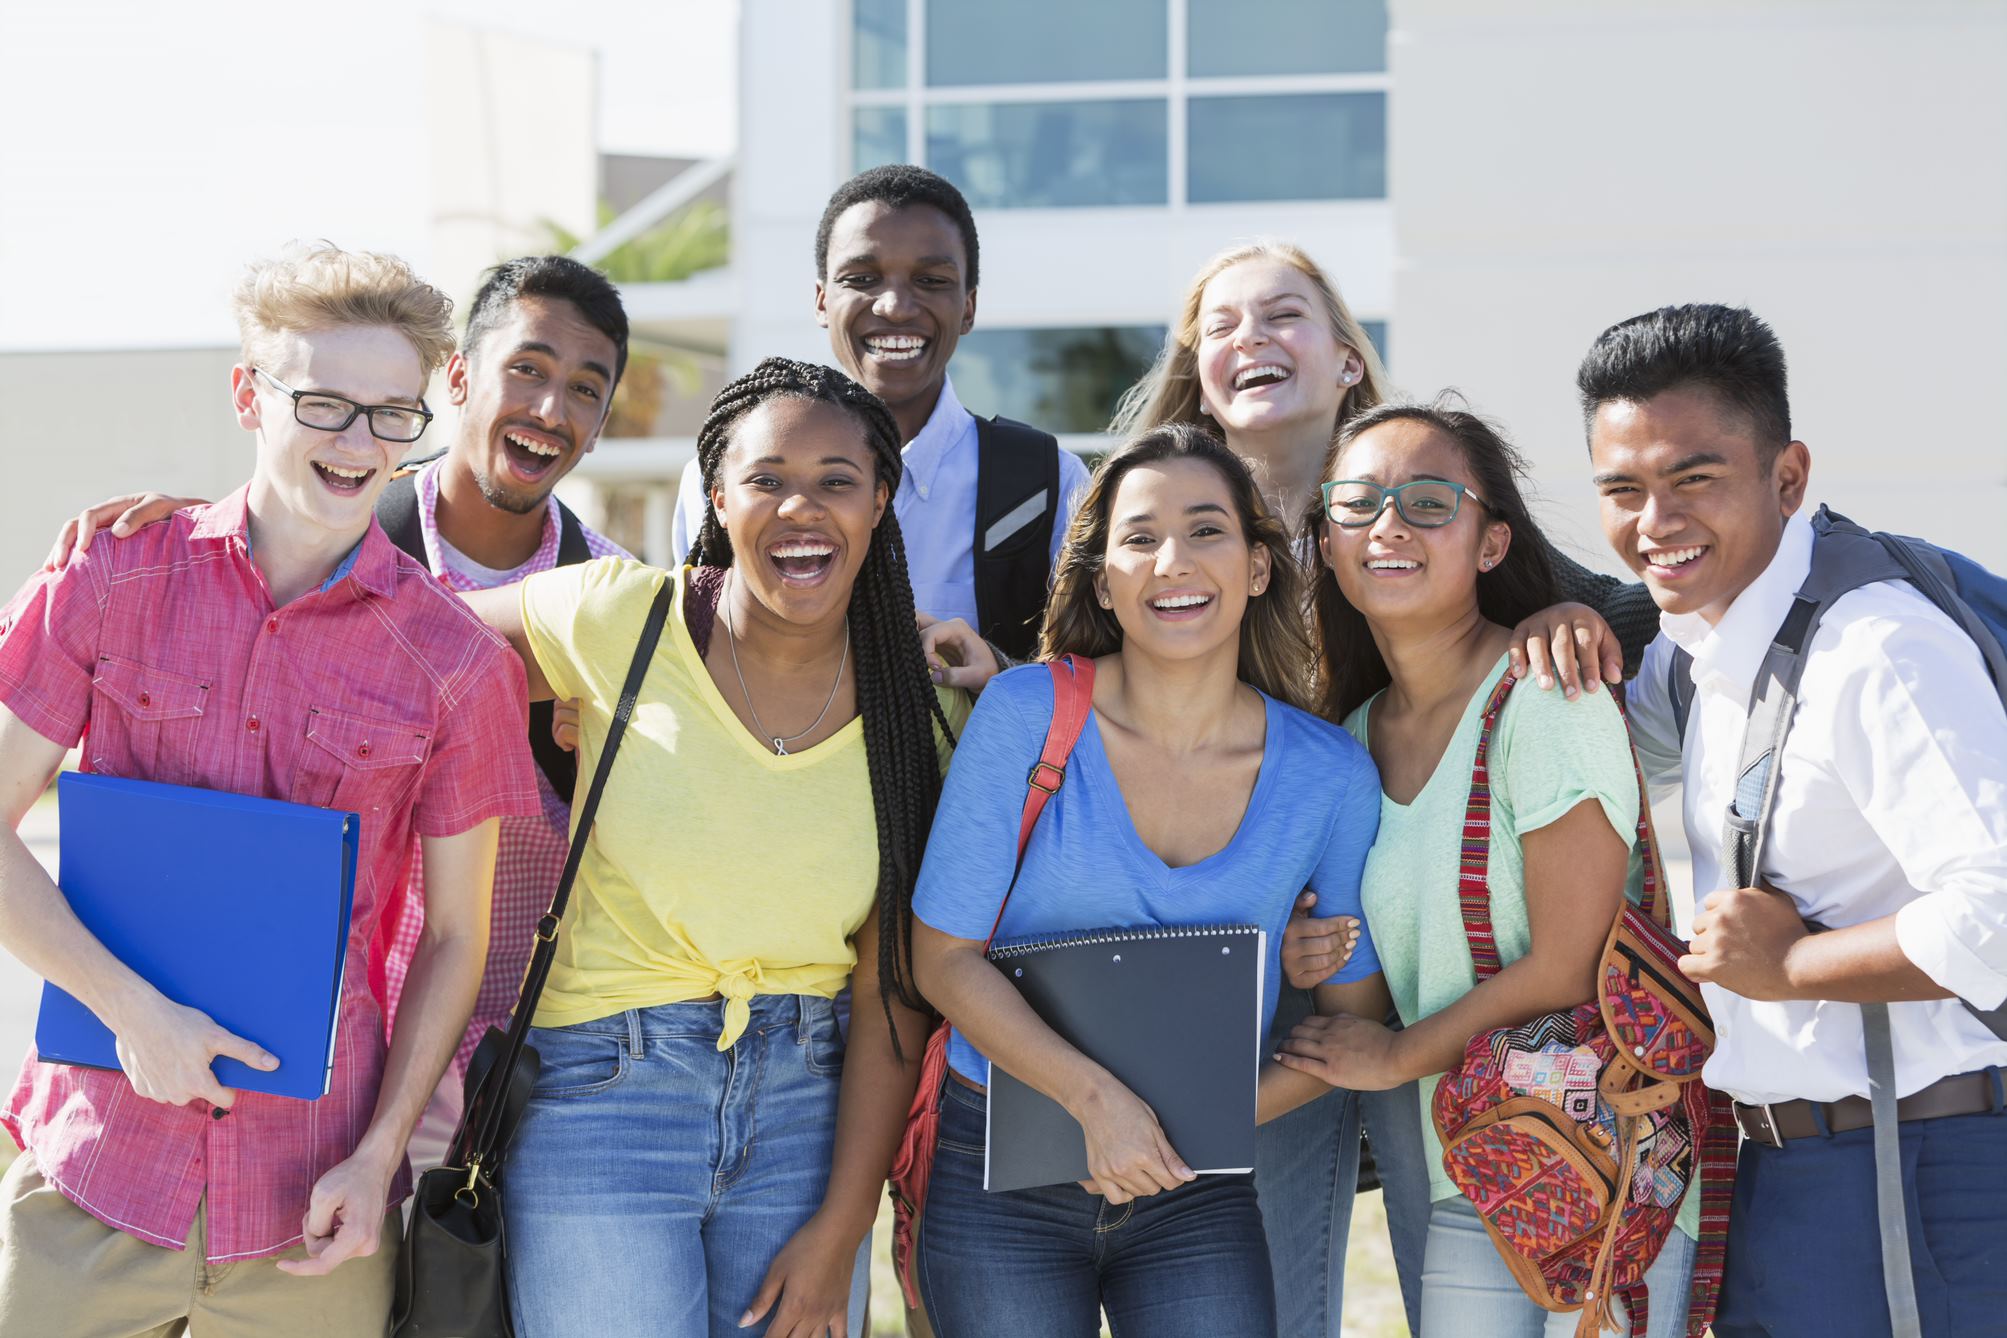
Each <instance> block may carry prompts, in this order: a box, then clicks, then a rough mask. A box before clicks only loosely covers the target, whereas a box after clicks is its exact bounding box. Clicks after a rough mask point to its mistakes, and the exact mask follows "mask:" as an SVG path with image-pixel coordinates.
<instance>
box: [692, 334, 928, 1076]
mask: <svg viewBox="0 0 2007 1338" xmlns="http://www.w3.org/2000/svg"><path fill="white" fill-rule="evenodd" d="M782 398H787V399H801V400H812V401H820V402H822V403H825V404H834V405H836V406H838V407H839V408H842V409H844V410H845V411H846V412H848V413H849V414H850V415H851V416H852V417H854V418H855V419H856V420H857V421H858V424H859V426H861V427H862V428H863V429H864V439H865V441H866V442H867V443H868V444H869V445H870V447H871V454H872V458H873V460H874V462H875V464H876V476H877V481H878V482H880V483H883V484H884V485H885V488H886V491H887V493H888V494H896V493H897V492H898V491H899V475H900V472H901V471H902V470H903V468H904V466H905V461H904V458H903V457H902V456H901V455H900V453H899V448H900V443H899V427H898V424H897V423H895V422H894V421H893V418H892V411H891V410H889V409H887V408H886V407H885V403H884V401H882V400H880V399H879V398H878V397H877V396H876V395H874V394H872V393H871V392H870V391H868V390H866V389H865V388H864V387H863V386H860V385H858V384H857V383H856V382H855V381H853V380H851V379H850V378H849V377H847V376H845V375H844V374H843V373H842V372H839V371H836V370H834V369H832V368H829V367H820V366H816V365H815V364H813V363H805V362H795V361H793V360H791V359H788V358H767V359H764V360H762V361H761V363H760V365H759V366H757V367H755V368H753V370H752V371H750V372H748V373H746V374H745V375H744V376H742V377H740V378H739V379H738V380H736V381H733V382H732V383H731V384H730V385H727V386H726V387H725V388H724V389H723V390H721V391H719V392H718V397H717V398H716V399H715V400H713V401H711V414H710V417H708V418H706V419H705V420H704V427H703V430H702V431H700V432H699V433H698V434H697V467H698V468H699V469H700V470H702V471H703V476H704V523H703V526H702V528H700V529H699V530H698V531H697V542H696V545H695V547H694V548H692V549H691V561H692V562H694V563H695V564H696V565H698V566H700V567H729V566H731V565H732V561H733V553H732V538H731V534H730V532H729V531H727V530H726V529H725V527H724V526H723V525H720V524H719V523H718V515H717V512H716V510H715V509H714V508H713V507H712V506H711V501H710V497H711V490H712V489H713V488H714V487H716V486H717V482H718V472H719V470H720V468H721V467H722V466H723V463H724V459H725V451H726V449H727V447H729V446H730V445H731V436H732V429H733V426H734V425H735V424H736V423H738V421H739V420H740V419H742V418H744V417H745V416H746V414H748V413H750V412H751V411H752V410H754V409H756V408H758V407H759V406H760V405H762V404H765V403H768V402H769V401H771V400H776V399H782ZM848 621H849V624H850V644H851V654H852V655H854V656H855V657H856V661H857V667H856V670H855V674H856V678H855V681H856V684H857V714H858V716H859V717H860V718H861V719H862V720H863V722H864V755H865V762H866V767H867V769H868V771H869V773H870V777H871V807H872V809H873V811H874V813H875V814H876V816H877V819H878V898H877V901H878V979H879V985H880V995H881V998H882V1000H883V1003H884V1007H885V1023H886V1025H887V1026H888V1027H892V1049H893V1052H894V1053H895V1054H901V1051H900V1046H899V1032H898V1028H897V1027H896V1026H894V1025H893V1022H892V999H893V997H894V996H895V995H896V996H897V997H898V999H899V1002H900V1003H902V1004H904V1005H906V1006H907V1007H908V1008H915V1009H920V1008H925V1007H926V1006H927V1005H926V1001H925V1000H924V999H922V998H921V997H920V994H919V991H918V990H916V989H915V988H914V987H913V969H912V962H913V884H914V882H915V880H916V879H918V877H919V875H920V856H921V854H922V852H923V851H924V850H925V849H926V845H927V832H928V829H929V828H930V827H931V826H932V825H933V821H934V805H935V802H936V801H937V800H939V799H940V797H941V771H940V758H939V754H938V753H937V752H936V750H935V747H934V730H935V728H936V727H938V728H939V729H940V730H941V733H942V735H943V736H944V737H945V738H946V739H947V740H948V741H949V742H950V743H951V744H952V743H953V742H954V731H953V730H952V729H951V728H950V727H949V725H948V718H947V716H946V715H944V714H943V713H942V711H941V703H940V699H939V698H938V697H937V696H935V694H934V686H933V682H932V680H931V678H930V677H929V675H928V672H927V662H926V657H925V656H924V655H922V653H921V651H920V633H919V629H918V626H917V625H916V623H915V622H914V618H913V584H912V579H911V577H909V576H908V575H907V572H906V540H905V538H904V537H903V536H902V535H901V534H900V532H899V520H898V517H897V516H896V515H894V514H893V511H892V508H891V507H890V506H889V505H888V506H887V507H886V508H885V515H884V517H883V518H882V519H881V520H880V521H879V522H878V527H877V528H876V529H875V530H873V531H872V532H871V545H870V547H869V548H867V549H866V550H865V553H864V561H863V563H862V564H861V565H860V566H859V568H858V571H857V583H856V584H855V585H854V586H852V587H851V591H850V611H849V614H848ZM903 1057H904V1056H903V1054H901V1058H903Z"/></svg>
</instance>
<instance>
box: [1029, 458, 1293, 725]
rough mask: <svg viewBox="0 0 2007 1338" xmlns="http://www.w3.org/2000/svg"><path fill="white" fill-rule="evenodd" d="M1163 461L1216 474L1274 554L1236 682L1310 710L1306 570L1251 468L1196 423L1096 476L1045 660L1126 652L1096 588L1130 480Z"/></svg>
mask: <svg viewBox="0 0 2007 1338" xmlns="http://www.w3.org/2000/svg"><path fill="white" fill-rule="evenodd" d="M1165 460H1198V461H1202V462H1203V463H1205V464H1208V465H1211V466H1212V467H1213V468H1214V469H1216V470H1218V471H1219V474H1220V477H1221V478H1222V479H1223V480H1225V482H1226V485H1227V491H1228V492H1229V493H1230V494H1231V495H1232V497H1233V504H1234V511H1235V514H1236V517H1237V518H1238V520H1239V522H1240V526H1241V533H1242V535H1243V537H1244V538H1245V539H1246V540H1247V545H1248V547H1249V548H1250V549H1255V548H1265V549H1267V550H1268V586H1267V588H1266V589H1265V590H1263V591H1262V593H1260V594H1258V595H1256V596H1254V597H1253V598H1252V599H1250V600H1249V601H1248V605H1247V612H1246V613H1245V614H1243V615H1242V617H1241V624H1240V665H1239V677H1240V679H1241V681H1242V682H1244V683H1250V684H1252V685H1253V686H1255V687H1257V688H1260V689H1261V690H1262V691H1263V692H1265V693H1267V694H1268V695H1269V696H1271V697H1273V698H1275V699H1276V700H1277V701H1280V702H1286V703H1288V704H1289V705H1291V706H1296V707H1301V708H1303V709H1305V710H1308V709H1309V708H1310V690H1309V685H1310V676H1311V668H1312V663H1313V656H1312V653H1311V647H1310V629H1309V625H1308V623H1307V622H1306V621H1305V619H1304V617H1303V600H1304V596H1303V570H1302V568H1301V566H1300V565H1299V564H1298V562H1297V559H1296V557H1295V554H1294V551H1293V550H1292V549H1291V547H1290V543H1289V534H1288V531H1287V530H1285V529H1284V528H1283V525H1282V522H1281V521H1280V520H1277V519H1276V518H1275V516H1274V514H1273V513H1272V512H1270V511H1269V509H1268V503H1267V502H1266V501H1264V500H1263V499H1262V495H1261V489H1260V488H1258V487H1256V486H1255V482H1254V475H1253V474H1252V473H1251V472H1249V470H1248V467H1247V462H1246V461H1245V460H1243V459H1241V458H1240V457H1239V456H1238V455H1235V454H1234V453H1233V452H1232V451H1231V450H1229V449H1228V448H1227V444H1226V443H1225V442H1224V441H1221V440H1220V439H1219V437H1218V436H1217V435H1216V434H1214V433H1213V432H1212V431H1210V430H1208V429H1206V428H1204V427H1200V426H1198V425H1196V424H1192V423H1166V424H1164V425H1163V426H1161V427H1158V428H1154V429H1152V430H1151V431H1149V432H1145V433H1144V434H1143V435H1142V436H1140V437H1137V438H1135V439H1134V440H1131V441H1127V442H1124V443H1123V444H1122V445H1120V446H1118V447H1116V448H1115V450H1114V452H1113V453H1112V454H1110V455H1109V456H1108V458H1107V459H1105V460H1103V461H1102V462H1101V464H1100V466H1099V467H1098V468H1097V469H1096V470H1095V471H1094V476H1093V477H1092V478H1091V479H1090V480H1089V481H1088V484H1087V492H1086V493H1085V495H1083V496H1082V497H1081V499H1080V501H1079V504H1078V505H1076V506H1075V507H1074V509H1073V523H1072V524H1070V525H1069V526H1067V529H1066V545H1065V547H1064V548H1062V549H1061V550H1060V553H1059V561H1058V563H1057V564H1056V565H1055V566H1054V567H1053V573H1052V597H1051V598H1050V599H1048V600H1047V601H1046V604H1045V623H1044V625H1043V626H1042V627H1041V628H1040V629H1039V637H1038V658H1039V659H1041V660H1056V659H1058V658H1059V657H1060V656H1062V655H1086V656H1099V655H1111V654H1113V653H1114V652H1116V651H1118V650H1120V649H1122V624H1121V623H1120V622H1118V621H1117V620H1116V618H1115V615H1114V614H1113V613H1112V612H1110V611H1109V610H1107V609H1104V608H1102V607H1101V600H1100V598H1099V595H1098V593H1097V591H1096V589H1095V585H1094V581H1095V578H1096V577H1097V576H1099V575H1100V574H1101V571H1102V569H1103V568H1104V567H1105V566H1106V565H1107V562H1108V533H1109V530H1110V528H1111V527H1112V521H1113V518H1112V516H1111V515H1110V512H1111V511H1112V510H1113V508H1114V505H1115V492H1116V489H1118V488H1120V487H1121V486H1122V479H1123V477H1124V476H1125V475H1127V474H1128V473H1129V471H1130V470H1132V469H1134V468H1136V467H1137V466H1138V465H1148V464H1156V463H1159V462H1161V461H1165Z"/></svg>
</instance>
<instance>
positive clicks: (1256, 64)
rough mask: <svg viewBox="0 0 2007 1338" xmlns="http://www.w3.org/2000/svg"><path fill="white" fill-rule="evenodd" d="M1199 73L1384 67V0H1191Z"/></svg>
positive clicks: (1193, 66)
mask: <svg viewBox="0 0 2007 1338" xmlns="http://www.w3.org/2000/svg"><path fill="white" fill-rule="evenodd" d="M1187 3H1188V4H1189V5H1190V6H1191V9H1190V14H1191V19H1190V28H1189V29H1188V31H1189V33H1190V34H1191V56H1190V59H1189V60H1188V61H1187V62H1186V64H1187V65H1188V66H1189V67H1190V72H1191V74H1192V75H1193V77H1195V78H1205V77H1208V76H1211V75H1250V74H1356V73H1360V72H1363V71H1369V70H1384V69H1386V68H1387V0H1187Z"/></svg>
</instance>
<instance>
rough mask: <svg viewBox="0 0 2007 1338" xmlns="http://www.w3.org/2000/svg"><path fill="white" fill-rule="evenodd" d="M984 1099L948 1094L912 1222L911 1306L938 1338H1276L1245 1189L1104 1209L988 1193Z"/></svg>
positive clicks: (1097, 1199)
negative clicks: (923, 1309)
mask: <svg viewBox="0 0 2007 1338" xmlns="http://www.w3.org/2000/svg"><path fill="white" fill-rule="evenodd" d="M981 1102H982V1098H981V1097H980V1096H977V1095H976V1094H975V1093H974V1092H971V1091H970V1090H969V1089H968V1088H966V1087H964V1086H962V1085H961V1084H960V1083H958V1082H955V1081H953V1080H952V1079H951V1080H950V1081H949V1082H948V1084H947V1088H946V1090H945V1092H944V1093H943V1096H942V1100H941V1141H940V1145H939V1148H938V1150H937V1151H936V1153H935V1156H934V1174H933V1178H932V1179H931V1180H930V1181H929V1182H928V1185H927V1208H926V1211H925V1212H924V1213H923V1214H922V1215H921V1218H920V1242H919V1266H920V1297H921V1299H922V1300H923V1301H925V1302H926V1306H927V1316H928V1318H929V1319H931V1320H932V1321H933V1323H934V1332H935V1333H937V1334H939V1335H940V1338H990V1335H1004V1334H1009V1335H1013V1336H1015V1335H1025V1336H1026V1338H1093V1336H1094V1335H1095V1334H1097V1333H1099V1332H1100V1331H1101V1312H1102V1310H1103V1308H1104V1307H1105V1308H1106V1310H1107V1315H1108V1328H1109V1331H1110V1332H1111V1333H1113V1334H1114V1335H1115V1338H1273V1335H1274V1334H1275V1331H1276V1329H1275V1291H1274V1285H1273V1283H1272V1282H1271V1280H1270V1278H1269V1269H1268V1247H1267V1244H1266V1242H1265V1239H1264V1237H1263V1235H1262V1230H1261V1209H1260V1208H1259V1207H1258V1206H1257V1205H1256V1203H1255V1197H1254V1182H1253V1177H1251V1176H1246V1175H1204V1176H1200V1177H1199V1178H1198V1179H1197V1180H1194V1181H1192V1182H1191V1183H1190V1184H1187V1185H1184V1186H1181V1187H1180V1188H1178V1189H1173V1190H1166V1191H1165V1192H1163V1193H1161V1194H1154V1195H1151V1196H1150V1197H1148V1198H1142V1199H1137V1200H1135V1201H1134V1202H1133V1203H1122V1204H1111V1203H1109V1202H1107V1201H1106V1200H1105V1199H1103V1198H1102V1197H1101V1196H1100V1195H1098V1194H1090V1193H1088V1192H1087V1191H1086V1190H1084V1189H1082V1188H1080V1186H1078V1185H1070V1184H1069V1185H1054V1186H1049V1187H1047V1188H1044V1189H1023V1190H1010V1191H1006V1192H1003V1193H997V1194H991V1193H989V1192H987V1191H985V1190H984V1189H983V1109H982V1106H981V1104H980V1103H981Z"/></svg>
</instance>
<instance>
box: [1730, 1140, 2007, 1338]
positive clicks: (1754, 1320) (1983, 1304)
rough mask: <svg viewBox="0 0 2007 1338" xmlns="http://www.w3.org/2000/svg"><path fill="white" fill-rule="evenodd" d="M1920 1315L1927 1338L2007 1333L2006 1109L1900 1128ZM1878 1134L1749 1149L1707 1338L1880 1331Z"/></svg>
mask: <svg viewBox="0 0 2007 1338" xmlns="http://www.w3.org/2000/svg"><path fill="white" fill-rule="evenodd" d="M1899 1132H1900V1135H1901V1139H1900V1141H1901V1145H1902V1166H1903V1191H1904V1192H1903V1198H1904V1201H1905V1206H1906V1207H1907V1208H1908V1214H1907V1216H1908V1217H1909V1254H1910V1267H1911V1271H1912V1273H1913V1275H1914V1277H1915V1279H1916V1299H1917V1312H1918V1315H1919V1317H1920V1318H1921V1319H1922V1321H1923V1331H1924V1333H1926V1334H1928V1335H1931V1336H1932V1338H1939V1335H1942V1336H1943V1338H1954V1336H1955V1338H1968V1335H1973V1334H1982V1333H2001V1332H2003V1331H2007V1114H1999V1113H1996V1114H1990V1115H1954V1116H1950V1117H1947V1118H1945V1119H1937V1120H1912V1121H1910V1122H1908V1123H1906V1124H1903V1125H1901V1126H1899ZM1889 1328H1890V1326H1889V1312H1888V1296H1887V1293H1886V1292H1885V1291H1884V1290H1883V1286H1882V1247H1881V1228H1880V1224H1879V1222H1878V1220H1877V1219H1876V1216H1875V1152H1874V1131H1873V1130H1872V1129H1854V1130H1850V1131H1848V1132H1847V1133H1843V1134H1835V1135H1833V1136H1832V1137H1830V1138H1797V1139H1793V1140H1792V1141H1790V1142H1789V1143H1786V1144H1785V1145H1784V1146H1783V1147H1781V1148H1773V1147H1766V1146H1764V1145H1762V1144H1760V1143H1753V1142H1745V1143H1744V1144H1743V1145H1742V1155H1741V1159H1740V1161H1739V1163H1738V1165H1737V1167H1736V1173H1735V1207H1734V1211H1733V1213H1732V1215H1731V1216H1730V1218H1729V1227H1728V1271H1727V1274H1726V1276H1725V1277H1724V1278H1723V1279H1722V1284H1721V1305H1720V1309H1719V1312H1718V1314H1717V1315H1716V1317H1715V1321H1714V1332H1715V1334H1716V1338H1799V1335H1801V1334H1802V1335H1812V1334H1817V1335H1820V1336H1821V1338H1824V1335H1827V1334H1838V1333H1844V1334H1848V1335H1850V1336H1852V1335H1858V1336H1859V1338H1874V1336H1875V1335H1882V1334H1887V1333H1888V1332H1889Z"/></svg>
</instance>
